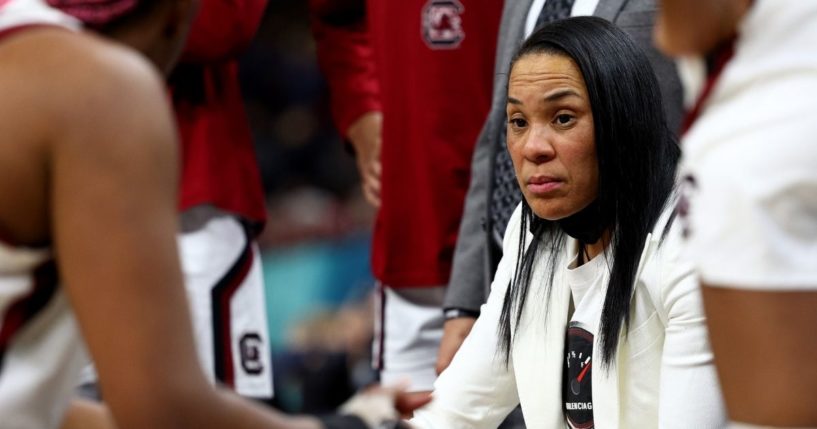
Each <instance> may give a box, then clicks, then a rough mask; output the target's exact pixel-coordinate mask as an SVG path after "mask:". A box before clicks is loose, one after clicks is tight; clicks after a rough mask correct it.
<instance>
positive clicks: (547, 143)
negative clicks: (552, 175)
mask: <svg viewBox="0 0 817 429" xmlns="http://www.w3.org/2000/svg"><path fill="white" fill-rule="evenodd" d="M552 138H553V132H552V130H551V129H550V127H548V126H547V125H535V126H532V127H531V129H530V131H529V132H528V135H527V136H525V141H524V142H523V146H522V155H523V156H524V157H525V158H526V159H528V160H529V161H531V162H533V163H536V164H541V163H544V162H547V161H550V160H551V159H553V157H554V156H556V151H555V149H554V146H553V140H552Z"/></svg>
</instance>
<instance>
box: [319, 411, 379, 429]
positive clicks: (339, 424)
mask: <svg viewBox="0 0 817 429" xmlns="http://www.w3.org/2000/svg"><path fill="white" fill-rule="evenodd" d="M318 420H320V421H321V424H322V425H323V427H324V429H369V426H367V425H366V422H364V421H363V419H361V418H360V417H358V416H356V415H354V414H329V415H325V416H320V417H318Z"/></svg>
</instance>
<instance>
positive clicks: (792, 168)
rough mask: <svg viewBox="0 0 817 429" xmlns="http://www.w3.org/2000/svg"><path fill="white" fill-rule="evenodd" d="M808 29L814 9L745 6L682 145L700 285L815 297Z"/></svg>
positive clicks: (814, 47)
mask: <svg viewBox="0 0 817 429" xmlns="http://www.w3.org/2000/svg"><path fill="white" fill-rule="evenodd" d="M815 23H817V2H813V1H802V0H757V1H755V3H754V5H753V6H752V8H751V10H750V12H749V14H748V15H747V16H746V18H745V19H744V21H743V23H742V24H741V26H740V29H739V35H738V38H737V41H736V44H735V51H734V56H733V57H732V59H731V60H730V61H729V62H728V63H727V65H726V67H725V68H724V69H723V72H722V74H721V75H720V77H719V78H718V80H717V81H716V83H715V86H714V87H713V89H712V91H711V93H710V96H709V98H708V99H707V100H706V102H705V104H704V105H703V110H702V115H701V117H700V118H699V119H698V120H697V121H696V122H695V123H694V124H693V126H692V127H691V128H690V129H689V131H688V132H687V134H686V135H685V136H684V139H683V144H682V148H683V151H684V158H683V161H682V165H681V168H680V170H679V171H680V172H679V174H680V180H681V186H682V187H683V189H684V192H683V193H684V195H685V199H686V201H687V203H686V206H684V205H683V204H682V207H681V208H682V210H681V215H682V219H681V221H682V222H684V223H685V224H686V226H687V236H688V239H689V241H688V242H689V251H690V254H689V257H690V258H692V259H693V260H694V261H695V262H696V265H697V267H698V268H699V270H700V273H701V277H702V279H703V281H705V282H706V283H709V284H713V285H719V286H739V287H742V288H749V289H759V288H764V289H772V288H773V289H776V290H804V289H812V290H814V289H817V25H815ZM685 212H686V213H685ZM685 214H686V216H684V215H685Z"/></svg>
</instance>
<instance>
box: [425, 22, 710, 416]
mask: <svg viewBox="0 0 817 429" xmlns="http://www.w3.org/2000/svg"><path fill="white" fill-rule="evenodd" d="M507 113H508V128H507V135H508V141H507V145H508V150H509V151H510V154H511V158H512V159H513V163H514V168H515V170H516V175H517V179H518V181H519V186H520V187H521V188H522V193H523V195H524V200H523V201H522V204H521V207H520V208H518V209H517V210H516V212H515V213H514V215H513V217H512V218H511V221H510V224H509V226H508V229H507V231H506V234H505V239H504V254H505V257H504V258H503V260H502V261H501V262H500V264H499V267H498V269H497V273H496V277H495V280H494V284H493V290H492V293H491V296H490V298H489V300H488V302H487V304H486V305H485V306H484V307H483V311H482V313H481V316H480V318H479V320H478V321H477V323H476V325H475V326H474V329H473V331H472V332H471V334H470V335H469V337H468V339H467V340H466V341H465V343H464V344H463V346H462V348H461V349H460V350H459V352H458V353H457V355H456V357H455V358H454V361H453V362H452V364H451V366H450V367H449V368H448V369H447V370H446V371H445V372H444V373H443V374H442V376H441V377H440V378H439V380H438V381H437V383H436V385H435V393H434V401H433V402H432V404H431V405H429V406H428V407H427V408H425V409H423V410H421V411H419V412H417V413H416V415H415V419H414V420H413V421H412V423H414V424H415V425H416V426H418V427H423V428H462V427H468V428H491V427H496V425H497V424H498V423H499V422H500V421H501V420H502V418H503V417H504V415H505V414H507V413H508V412H509V411H510V410H511V409H512V408H513V407H514V406H515V405H516V404H518V403H521V405H522V410H523V413H524V415H525V420H526V422H527V424H528V427H530V428H555V427H565V426H567V427H571V428H593V427H598V428H654V427H662V428H665V427H677V428H715V427H722V426H723V425H724V422H725V413H724V409H723V404H722V400H721V395H720V389H719V386H718V382H717V379H716V376H715V371H714V367H713V362H712V353H711V351H710V348H709V344H708V341H707V336H706V326H705V319H704V317H703V309H702V307H701V303H700V296H699V290H698V288H697V279H696V278H695V276H694V273H693V270H692V266H691V264H689V263H688V262H687V261H686V260H684V259H683V258H682V256H681V255H680V246H679V244H680V231H679V230H678V229H677V228H676V225H675V224H674V223H673V218H674V216H673V215H672V212H673V211H672V208H673V206H674V201H675V199H674V196H673V184H674V175H675V168H676V164H677V162H678V159H679V148H678V146H677V144H676V142H675V141H674V139H673V138H672V135H671V133H670V132H669V130H668V129H667V126H666V123H665V119H664V114H663V110H662V107H661V96H660V93H659V90H658V84H657V82H656V78H655V76H654V74H653V72H652V69H651V68H650V64H649V61H648V60H647V58H646V56H645V55H644V54H643V52H641V51H640V50H639V48H638V47H637V46H636V45H635V44H634V43H633V41H632V40H631V39H630V38H629V37H628V36H627V35H626V34H625V33H624V32H622V31H621V30H619V29H617V28H616V27H615V26H613V25H612V24H610V23H608V22H607V21H604V20H601V19H598V18H592V17H581V18H571V19H568V20H564V21H559V22H556V23H554V24H551V25H548V26H546V27H544V28H542V29H541V30H539V31H537V32H536V33H534V34H533V35H531V37H530V38H529V39H528V40H527V41H526V42H525V43H524V44H523V45H522V47H521V48H520V50H519V52H518V53H517V54H516V56H515V57H514V59H513V62H512V65H511V72H510V76H509V79H508V103H507Z"/></svg>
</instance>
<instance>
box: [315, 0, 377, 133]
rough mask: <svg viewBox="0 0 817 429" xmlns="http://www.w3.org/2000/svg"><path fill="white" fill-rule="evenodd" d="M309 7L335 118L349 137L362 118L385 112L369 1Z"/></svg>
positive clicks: (321, 0) (322, 1)
mask: <svg viewBox="0 0 817 429" xmlns="http://www.w3.org/2000/svg"><path fill="white" fill-rule="evenodd" d="M309 7H310V21H311V26H312V34H313V36H314V37H315V43H316V48H317V55H318V64H319V66H320V68H321V71H322V72H323V74H324V77H325V78H326V81H327V83H328V85H329V92H330V100H329V102H330V107H331V111H332V117H333V119H334V122H335V125H336V126H337V128H338V130H339V131H340V133H341V134H342V135H344V136H345V134H346V132H347V130H348V129H349V126H350V125H351V124H352V123H353V122H354V121H355V120H356V119H357V118H359V117H360V116H361V115H363V114H364V113H367V112H372V111H380V110H381V103H380V86H379V83H378V80H377V72H376V67H375V62H374V61H375V60H374V52H373V50H372V46H371V40H370V36H369V30H368V25H367V22H366V5H365V0H310V2H309Z"/></svg>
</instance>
